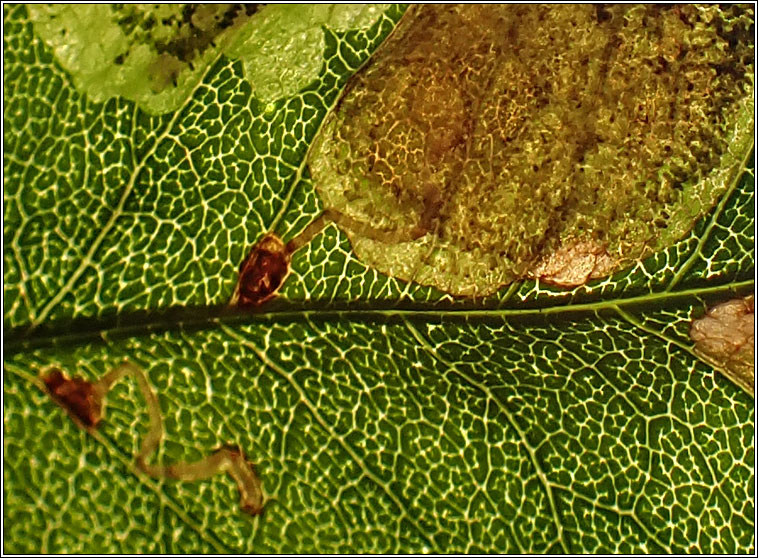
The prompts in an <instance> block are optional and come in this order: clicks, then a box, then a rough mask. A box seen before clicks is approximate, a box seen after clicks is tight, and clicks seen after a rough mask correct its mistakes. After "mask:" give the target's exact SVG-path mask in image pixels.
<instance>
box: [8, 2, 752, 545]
mask: <svg viewBox="0 0 758 558" xmlns="http://www.w3.org/2000/svg"><path fill="white" fill-rule="evenodd" d="M4 9H5V11H4V21H5V36H4V46H5V54H4V56H5V59H4V61H5V74H4V87H5V114H4V122H5V137H4V141H5V153H4V171H5V181H4V187H5V191H4V210H5V217H4V243H5V244H4V252H3V256H4V264H5V271H4V291H3V292H4V306H3V308H4V326H5V334H4V339H5V343H6V350H5V357H4V358H5V360H4V406H3V410H4V447H3V449H4V473H3V474H4V493H3V496H4V518H3V519H4V541H5V542H4V544H5V548H4V551H5V552H9V553H37V552H66V553H77V552H81V553H85V552H87V553H90V552H97V553H105V552H119V553H146V552H162V553H178V552H193V553H201V552H245V553H253V552H255V553H258V552H261V553H262V552H284V553H306V552H311V553H313V552H319V553H332V552H343V553H346V552H357V553H360V552H364V553H365V552H376V553H401V552H439V553H447V552H482V553H484V552H503V553H508V552H510V553H515V552H597V553H600V552H602V553H610V552H627V553H632V552H656V553H663V552H677V553H678V552H682V553H683V552H699V553H737V552H745V553H750V552H753V550H754V546H755V541H754V528H755V526H754V501H753V499H752V495H753V493H754V458H753V455H754V401H753V399H752V398H751V397H750V395H748V394H747V393H745V392H744V391H742V390H740V389H739V388H738V387H736V386H735V385H734V384H732V383H731V382H729V381H728V380H727V379H726V378H724V377H722V376H721V375H719V374H717V373H715V372H714V370H713V368H712V367H711V366H710V365H709V364H707V363H705V362H703V361H702V360H700V359H699V358H698V357H697V355H696V354H695V352H694V350H693V345H692V342H691V340H690V339H689V335H688V332H689V327H690V324H691V321H692V319H693V318H695V317H700V316H702V315H703V314H704V313H705V310H706V308H707V307H709V306H710V305H712V304H714V303H716V302H721V301H724V300H728V299H729V298H733V297H734V296H735V295H744V294H746V293H748V292H751V291H752V289H753V284H754V283H753V276H754V268H755V262H754V248H753V247H754V236H753V235H754V233H753V230H754V226H755V225H754V223H755V221H754V209H753V208H754V179H753V172H752V162H751V161H752V154H749V153H740V154H738V155H739V156H740V157H742V158H744V160H745V164H744V167H745V168H746V172H744V173H743V174H742V176H741V177H740V178H739V179H738V180H735V181H733V182H732V183H730V184H729V186H728V189H727V193H726V195H725V196H724V197H723V198H722V199H721V201H720V203H719V204H718V205H717V207H715V208H714V209H713V211H712V212H711V213H709V214H708V215H707V216H705V217H703V218H702V219H700V220H699V221H698V222H697V224H696V225H695V227H694V229H693V230H692V231H691V232H690V233H689V234H688V235H687V236H686V237H685V238H684V239H682V240H681V241H680V242H678V243H676V244H675V245H674V246H672V247H671V248H669V249H667V250H665V251H663V252H660V253H657V254H655V255H653V256H652V257H650V258H647V259H645V260H643V261H640V262H638V263H637V264H635V265H634V266H632V267H631V268H629V269H626V270H624V271H621V272H619V273H617V274H615V275H614V276H612V277H609V278H606V279H601V280H597V281H593V282H591V283H589V284H587V285H585V286H583V287H579V288H576V289H574V290H565V289H557V288H553V287H549V286H547V285H545V284H544V283H540V282H539V281H526V282H522V283H518V284H514V285H511V286H510V287H508V288H506V289H503V290H502V291H501V292H499V293H497V295H495V296H493V297H491V298H488V299H486V300H475V301H468V302H466V301H461V300H459V299H452V298H451V297H449V296H447V295H445V294H444V293H441V292H439V291H437V290H435V289H433V288H431V287H423V286H419V285H416V284H413V283H406V282H403V281H400V280H397V279H395V278H392V277H388V276H385V275H382V274H380V273H379V272H377V271H375V270H373V269H371V268H369V267H366V266H365V265H363V264H362V263H361V262H360V261H359V260H358V259H357V258H356V257H355V255H354V254H353V252H352V250H351V247H350V243H349V241H348V240H347V237H346V236H345V235H344V234H342V233H341V232H340V231H339V230H338V229H337V228H336V227H334V226H329V227H327V228H326V229H325V230H324V231H323V232H322V233H321V234H319V235H317V236H316V237H315V238H314V239H313V240H312V241H311V242H310V243H309V244H308V245H307V246H306V247H304V248H302V249H301V250H298V251H297V252H295V254H294V256H293V260H292V264H291V265H292V272H291V274H290V276H289V278H288V279H287V281H286V283H285V285H284V287H283V289H282V291H281V293H280V294H281V296H280V299H279V300H277V301H275V304H272V305H270V306H266V307H264V310H263V311H262V312H258V313H254V314H241V315H240V314H229V313H228V312H225V311H223V309H222V308H221V307H222V305H224V304H225V303H226V302H227V301H228V299H229V297H230V296H231V295H232V292H233V290H234V286H235V281H236V278H237V268H238V266H239V264H240V262H241V261H242V260H243V258H244V256H245V254H246V253H247V251H248V250H249V248H250V246H251V245H252V244H253V243H254V242H255V241H256V240H257V239H259V238H260V237H261V236H262V235H263V234H264V233H265V232H266V231H268V230H271V229H274V230H276V231H277V232H279V233H280V235H281V236H282V237H283V238H284V239H285V241H287V240H289V239H291V238H292V237H294V236H295V235H297V234H298V233H299V232H300V231H302V230H303V229H304V228H305V227H306V226H307V225H308V223H310V222H311V221H312V220H313V219H314V218H315V217H316V216H317V215H318V214H319V212H320V210H321V207H320V202H319V200H318V198H317V196H316V194H315V190H314V188H313V185H312V183H311V181H310V177H309V175H308V171H307V167H306V164H305V159H306V154H307V151H308V147H309V145H310V143H311V141H312V140H313V138H314V137H315V135H316V133H317V130H318V127H319V125H320V124H321V122H322V121H323V119H324V117H325V116H326V115H327V114H328V112H329V111H330V110H331V109H332V108H333V106H334V103H335V102H336V101H337V99H338V97H339V94H340V92H341V90H342V88H343V87H344V85H345V83H346V81H347V79H348V78H349V76H350V75H352V73H353V72H355V71H356V70H357V69H358V68H359V67H360V66H361V65H362V64H363V63H364V62H365V61H366V60H367V59H368V57H369V56H370V54H371V52H373V50H374V49H375V48H376V47H377V46H378V45H379V44H380V43H381V41H382V40H383V39H384V38H385V37H386V36H387V35H388V34H389V33H390V31H391V30H392V28H393V25H394V24H395V23H396V22H397V21H398V19H399V18H400V16H401V14H402V10H401V9H398V8H389V9H388V10H387V11H386V12H385V13H384V14H382V15H380V16H378V17H377V18H376V21H375V23H373V24H369V25H368V26H367V27H364V28H362V29H358V30H349V31H335V30H334V29H333V28H331V27H330V26H329V24H328V23H327V24H325V25H324V26H323V27H322V23H323V21H321V20H318V21H316V23H314V25H315V26H316V27H317V28H318V29H320V30H321V33H322V36H323V52H321V53H317V54H316V55H318V56H320V57H321V59H322V60H323V64H322V65H321V70H320V72H319V74H318V77H316V78H315V80H313V81H311V82H310V83H308V84H306V85H304V86H303V87H302V89H300V90H299V91H298V92H296V93H292V94H291V95H288V96H285V97H282V98H279V99H277V100H274V101H268V102H265V103H264V102H262V101H261V100H259V99H258V98H257V97H256V96H255V95H254V94H253V90H254V87H253V86H252V85H251V83H250V82H249V81H248V77H247V74H246V72H245V68H246V64H250V61H249V59H237V58H233V57H231V55H230V56H229V57H227V56H226V55H224V54H219V55H218V56H217V57H216V58H215V59H214V60H213V61H212V63H210V64H209V65H208V68H207V70H206V71H205V73H204V74H202V76H201V77H200V78H198V81H197V83H196V85H195V86H194V87H193V88H191V89H190V93H189V94H188V95H187V96H186V98H185V99H184V100H183V102H182V103H181V106H179V108H177V109H176V110H175V111H172V112H167V113H165V114H154V113H148V112H146V111H144V110H143V109H142V108H141V107H140V106H139V105H138V104H137V103H135V101H133V100H127V99H124V98H121V97H118V98H109V99H106V100H104V101H93V100H91V99H90V98H89V97H88V96H87V95H86V94H85V93H83V92H82V91H80V90H79V89H77V88H76V87H75V85H74V81H72V79H71V77H70V76H69V74H68V73H67V72H66V71H64V70H63V68H62V66H61V65H60V64H59V63H58V62H57V61H56V58H55V57H54V56H53V53H52V51H51V49H50V47H49V46H47V44H46V43H45V42H44V41H42V40H41V39H40V37H39V36H38V35H37V34H36V32H35V28H34V26H33V25H32V22H31V20H30V18H29V15H28V14H27V9H26V8H25V7H24V6H5V7H4ZM254 22H255V19H254V18H253V19H252V20H251V25H254ZM240 56H242V55H240ZM123 359H129V360H130V361H132V362H134V363H136V364H138V365H139V366H141V367H142V368H143V369H144V370H145V371H146V373H147V375H148V377H149V380H150V382H151V384H152V386H153V388H154V389H155V391H156V393H157V394H158V398H159V401H160V406H161V410H162V413H163V419H164V423H165V438H164V441H163V444H162V446H161V448H160V450H159V460H163V461H164V462H166V463H171V462H176V461H178V460H183V461H193V460H196V459H199V458H200V457H202V456H204V455H207V454H208V453H209V452H210V451H211V450H213V449H214V448H217V447H219V446H220V445H222V444H228V443H234V444H239V445H240V446H241V447H242V448H244V450H245V452H246V454H247V455H248V456H250V458H251V459H252V460H253V461H254V462H255V464H256V469H257V471H258V474H259V476H260V477H261V479H262V481H263V487H264V490H265V492H266V494H267V495H268V496H269V497H270V498H272V500H271V501H270V502H269V503H268V505H267V507H266V510H265V513H264V515H263V516H259V517H255V518H250V517H248V516H246V515H244V514H242V513H241V512H240V511H239V510H238V509H237V501H238V495H237V493H236V488H235V486H234V483H233V482H231V481H230V479H228V478H226V477H214V478H213V479H212V480H210V481H203V482H172V481H159V480H155V479H151V478H150V477H148V476H146V475H144V474H142V473H141V472H140V471H139V470H138V469H137V467H136V466H135V464H134V455H135V454H136V453H137V452H138V451H139V444H140V440H141V438H142V436H144V434H145V432H146V430H147V411H146V409H145V406H144V403H143V401H142V398H141V395H140V393H139V390H138V389H137V386H136V385H134V384H133V383H130V382H128V381H125V382H123V383H120V384H118V385H117V386H116V387H115V388H114V389H113V391H112V392H111V393H110V394H109V395H108V415H107V417H106V419H105V421H104V423H103V425H102V426H101V428H100V430H99V431H98V432H97V434H96V435H94V436H93V435H89V434H87V433H86V432H84V431H83V430H81V429H80V428H79V427H77V426H76V425H75V424H74V423H73V421H71V419H70V418H69V416H68V415H67V414H66V413H65V412H63V410H61V409H60V408H59V407H58V406H56V405H55V404H54V403H53V401H52V400H51V399H50V397H49V396H48V395H47V394H45V393H44V392H43V391H41V390H40V389H39V381H38V380H37V376H38V374H39V372H40V371H41V370H43V369H45V368H47V367H49V366H57V367H59V368H61V369H62V370H66V371H68V372H69V373H71V374H77V375H80V376H83V377H85V378H89V379H95V378H98V377H100V376H102V375H103V374H104V373H105V372H107V371H108V370H110V369H111V368H113V367H114V366H115V365H116V364H118V363H119V362H120V361H121V360H123Z"/></svg>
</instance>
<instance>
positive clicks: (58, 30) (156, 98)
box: [27, 4, 388, 114]
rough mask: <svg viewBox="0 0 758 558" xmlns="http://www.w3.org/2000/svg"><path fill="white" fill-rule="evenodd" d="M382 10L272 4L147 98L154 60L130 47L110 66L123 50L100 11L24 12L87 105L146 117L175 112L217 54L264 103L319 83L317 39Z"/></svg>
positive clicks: (361, 23) (168, 11) (170, 8)
mask: <svg viewBox="0 0 758 558" xmlns="http://www.w3.org/2000/svg"><path fill="white" fill-rule="evenodd" d="M387 7H388V5H386V4H375V5H356V4H337V5H333V4H331V5H330V4H317V5H292V4H286V5H285V4H276V5H269V6H265V7H263V8H262V9H261V10H260V11H259V12H257V13H256V14H254V15H253V16H252V18H251V20H250V22H248V23H246V24H244V25H242V26H240V27H239V28H238V29H236V30H234V31H232V32H228V31H227V32H225V33H224V34H222V35H220V36H219V40H218V41H216V47H215V48H208V49H206V50H205V51H204V52H203V53H202V54H201V55H200V56H198V57H197V58H196V59H195V60H193V61H192V62H193V66H194V70H189V69H188V70H185V71H183V72H181V73H180V74H179V76H178V78H177V85H176V87H173V86H172V87H167V88H166V89H164V90H163V91H161V92H160V93H154V92H153V90H152V88H151V84H150V82H149V80H148V79H147V74H148V68H149V66H150V64H151V63H152V61H153V60H154V58H155V52H153V51H152V50H151V49H150V47H148V46H147V45H146V44H141V45H139V46H132V48H131V49H130V51H129V54H128V55H127V56H126V57H125V59H124V63H123V64H122V65H116V64H115V63H114V60H115V58H116V57H117V56H119V55H120V54H122V53H123V52H124V50H126V49H127V48H128V46H129V41H128V39H127V37H126V35H124V33H123V31H122V30H121V28H120V27H119V26H118V24H117V23H116V22H115V21H114V20H113V14H112V12H111V8H110V6H109V5H107V4H95V5H76V6H73V5H61V4H57V5H41V4H35V5H29V6H27V9H28V10H29V17H30V19H31V21H32V23H33V24H34V30H35V32H36V34H37V35H38V36H39V37H40V38H41V39H42V40H43V41H44V42H45V43H46V44H47V45H48V46H49V47H50V48H51V49H52V50H53V52H54V54H55V57H56V58H57V60H58V62H59V63H60V64H61V65H62V66H63V68H64V69H65V70H66V71H67V72H69V73H70V74H71V77H72V79H73V81H74V84H75V86H76V88H77V89H78V90H79V91H81V92H83V93H85V94H86V95H87V97H88V98H89V100H91V101H94V102H102V101H105V100H107V99H109V98H111V97H123V98H125V99H129V100H131V101H134V102H136V103H137V104H138V105H139V106H140V108H141V109H143V110H144V111H146V112H148V113H150V114H162V113H167V112H173V111H175V110H177V109H178V108H179V107H180V106H181V105H182V104H183V103H184V102H185V101H186V99H187V97H188V96H189V94H190V93H191V91H192V89H193V88H194V87H195V86H196V85H197V83H198V81H199V80H200V79H202V77H203V75H204V74H205V71H206V70H207V69H208V67H209V66H210V65H211V64H212V63H213V62H214V61H215V60H216V58H217V57H218V55H219V52H220V51H223V52H224V54H226V55H227V56H229V57H230V58H232V59H240V60H242V62H243V64H244V68H245V76H246V78H247V79H248V80H249V81H250V83H251V85H252V87H253V94H254V95H255V96H256V97H257V98H258V99H259V100H260V101H262V102H264V103H268V102H271V101H274V100H276V99H278V98H282V97H289V96H292V95H294V94H295V93H296V92H298V91H299V90H300V89H302V88H303V87H305V86H306V85H308V84H309V83H311V82H312V81H313V80H314V79H316V78H317V77H318V74H319V71H320V69H321V66H322V65H323V62H324V61H323V57H322V53H323V51H324V46H325V44H324V32H323V29H322V27H323V26H327V27H329V28H330V29H332V30H334V31H343V30H347V29H362V28H367V27H370V26H371V25H372V24H373V23H375V22H376V21H377V20H378V19H379V18H380V17H381V15H382V14H383V13H384V11H386V9H387ZM181 8H182V5H181V4H172V5H161V6H160V7H159V8H158V9H157V12H156V14H157V15H159V16H160V17H166V16H169V15H172V14H175V13H178V12H181Z"/></svg>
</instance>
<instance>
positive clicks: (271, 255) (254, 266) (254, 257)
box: [231, 233, 290, 307]
mask: <svg viewBox="0 0 758 558" xmlns="http://www.w3.org/2000/svg"><path fill="white" fill-rule="evenodd" d="M289 261H290V252H289V251H288V250H287V248H286V247H285V246H284V244H283V243H282V241H281V239H279V237H278V236H276V235H275V234H273V233H269V234H267V235H266V236H264V237H263V239H262V240H261V241H260V242H258V244H256V245H255V246H254V247H253V249H252V250H251V251H250V253H249V254H248V256H247V258H245V261H244V262H242V265H241V266H240V274H239V279H238V281H237V288H236V290H235V293H234V296H233V297H232V302H231V304H232V305H235V304H236V305H238V306H241V307H247V306H259V305H261V304H263V303H264V302H266V301H267V300H269V299H271V298H273V297H274V296H275V295H276V291H278V290H279V287H281V286H282V283H283V282H284V278H285V277H286V276H287V273H288V272H289Z"/></svg>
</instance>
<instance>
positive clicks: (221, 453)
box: [42, 362, 263, 515]
mask: <svg viewBox="0 0 758 558" xmlns="http://www.w3.org/2000/svg"><path fill="white" fill-rule="evenodd" d="M125 376H131V377H133V378H134V379H135V380H136V382H137V385H138V386H139V389H140V392H141V393H142V396H143V397H144V399H145V404H146V406H147V412H148V416H149V417H150V428H149V430H148V433H147V434H146V435H145V437H144V439H143V440H142V444H141V446H140V451H139V453H138V454H137V456H136V463H137V467H138V468H139V469H140V470H142V471H143V472H144V473H146V474H148V475H150V476H151V477H154V478H162V479H175V480H179V481H185V482H193V481H200V480H205V479H209V478H211V477H213V476H214V475H217V474H220V473H228V474H229V476H231V477H232V479H234V481H235V483H236V484H237V489H238V490H239V493H240V508H241V509H242V511H244V512H246V513H249V514H251V515H258V514H260V513H262V512H263V490H262V486H261V482H260V479H258V476H257V475H256V474H255V471H254V470H253V466H252V464H251V463H249V462H248V461H247V460H246V459H245V456H244V454H243V452H242V450H241V449H240V448H238V447H232V446H224V447H221V448H219V449H217V450H216V451H215V452H214V453H213V454H211V455H210V456H208V457H206V458H204V459H201V460H199V461H195V462H192V463H186V462H179V463H174V464H173V465H154V464H151V463H148V459H149V457H150V456H151V455H152V454H153V453H155V452H156V451H157V449H158V446H159V445H160V442H161V439H162V438H163V416H162V415H161V409H160V405H159V403H158V397H157V396H156V394H155V392H154V391H153V389H152V388H151V387H150V383H149V381H148V379H147V376H146V375H145V373H144V372H143V370H142V369H141V368H139V367H138V366H136V365H134V364H132V363H130V362H122V363H121V364H119V365H118V366H116V367H115V368H114V369H113V370H111V371H110V372H108V373H106V374H105V375H104V376H103V377H102V378H100V379H99V380H97V381H96V382H89V381H87V380H84V379H82V378H68V377H67V376H66V375H65V374H64V373H63V372H62V371H61V370H59V369H57V368H52V369H50V370H47V371H46V372H44V373H43V374H42V381H43V382H44V384H45V387H46V388H47V390H48V393H49V394H50V396H51V397H52V398H53V400H54V401H55V402H56V403H58V404H59V405H60V406H61V407H62V408H63V409H64V410H65V411H67V412H68V413H69V415H70V416H71V417H72V418H73V419H74V421H75V422H76V423H77V424H78V425H79V426H81V427H82V428H84V429H85V430H87V431H90V432H91V431H94V430H95V429H96V428H97V427H98V425H99V424H100V422H101V419H102V418H103V416H104V414H105V397H106V395H107V394H108V392H109V391H110V390H111V388H112V387H113V385H114V384H115V383H116V382H118V381H119V380H120V379H121V378H124V377H125Z"/></svg>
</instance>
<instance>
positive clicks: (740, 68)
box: [311, 4, 754, 294]
mask: <svg viewBox="0 0 758 558" xmlns="http://www.w3.org/2000/svg"><path fill="white" fill-rule="evenodd" d="M752 17H753V15H752V8H750V7H747V6H742V7H740V6H735V5H732V6H716V5H711V6H708V7H699V6H694V5H641V4H640V5H633V4H623V5H609V6H606V7H596V6H592V5H513V4H510V5H450V4H447V5H423V6H413V7H412V8H410V9H409V11H408V12H407V13H406V15H405V16H404V17H403V20H402V21H401V22H400V23H399V24H398V27H397V29H396V30H395V32H394V33H393V35H392V36H391V37H390V38H389V39H388V40H387V41H386V42H385V43H384V44H383V45H382V47H381V48H380V49H379V50H378V51H377V52H376V53H375V55H374V56H373V57H372V59H371V61H370V62H369V63H368V64H367V65H366V67H364V68H363V69H362V70H361V71H360V72H359V73H358V74H356V75H355V76H353V77H352V78H351V80H350V82H349V83H348V85H347V87H346V91H345V94H344V96H343V98H342V99H341V100H340V102H339V105H338V107H337V109H336V111H335V113H334V116H333V117H332V119H333V120H334V126H332V127H330V126H326V127H325V130H328V133H327V136H328V137H326V139H323V140H322V141H321V142H320V143H319V144H318V145H320V146H321V147H318V145H317V148H316V149H314V150H313V152H312V155H311V171H312V175H313V177H314V182H315V183H316V185H317V188H318V190H319V193H320V195H321V196H322V199H323V200H324V203H325V206H326V208H327V209H329V210H331V211H333V212H334V213H335V214H336V213H337V212H339V214H340V215H342V217H341V218H340V220H338V224H339V225H340V227H341V228H343V229H346V230H347V232H348V234H349V235H351V240H353V241H354V245H356V246H357V248H356V251H357V253H358V255H359V257H361V258H362V259H363V260H364V261H366V262H367V263H368V264H369V265H372V266H375V267H377V268H378V269H380V270H381V271H383V272H385V273H388V274H391V275H395V276H398V277H400V278H406V279H410V278H414V279H415V278H416V277H421V276H427V277H428V279H427V281H429V282H430V283H431V284H434V285H435V286H437V287H439V288H442V289H444V290H447V291H448V292H453V293H454V294H468V293H473V292H476V293H489V292H493V291H494V290H495V289H496V288H497V287H498V286H499V285H502V284H506V283H508V282H510V281H513V280H518V279H523V278H525V277H539V278H541V279H544V280H546V281H550V282H553V283H557V284H562V285H576V284H581V283H583V282H585V281H587V280H588V279H591V278H594V277H599V276H602V275H607V274H609V273H611V272H612V271H614V270H616V269H618V268H619V267H620V266H622V265H626V264H628V263H630V262H632V261H634V260H636V259H639V258H642V257H645V256H646V255H648V254H650V253H652V252H654V251H657V250H659V249H661V248H663V247H665V246H667V245H670V243H671V242H672V241H673V240H678V238H680V237H681V232H682V231H684V230H687V229H688V228H690V227H691V226H692V224H693V223H694V220H695V219H696V218H697V217H698V216H699V215H701V214H702V212H704V211H707V210H708V209H709V207H710V206H711V205H712V204H713V202H714V200H715V199H717V195H718V194H719V192H718V191H717V190H718V188H714V189H713V191H705V190H702V191H701V190H698V189H697V188H699V186H697V185H698V184H700V183H701V182H702V180H703V178H704V177H706V176H707V175H708V174H709V173H711V172H712V171H713V170H714V169H715V168H717V167H718V166H719V165H720V164H722V156H723V155H724V154H725V153H726V152H727V150H728V148H729V147H730V145H731V143H732V139H731V138H730V137H729V133H731V131H732V130H733V129H734V122H735V121H736V119H737V118H738V113H739V111H740V110H742V107H743V105H744V104H745V103H744V102H743V100H744V98H745V97H746V96H749V95H750V91H751V89H752V79H751V76H752V74H753V69H752V64H753V56H754V52H753V51H754V49H753V39H752V31H750V25H751V21H752ZM739 114H741V113H739ZM335 177H337V178H335ZM372 228H373V229H379V230H378V231H376V232H373V231H372V230H371V229H372ZM674 237H676V238H674ZM366 238H368V239H372V240H376V241H378V242H374V243H363V244H361V243H358V242H355V240H359V239H366ZM425 238H426V239H428V238H434V239H436V243H434V247H435V250H437V252H434V253H435V254H437V255H435V257H437V260H433V258H431V256H430V263H429V264H428V265H429V266H430V267H432V268H433V269H432V271H431V272H429V273H427V274H424V273H420V272H419V271H418V270H417V269H410V268H408V269H406V268H405V267H404V266H405V264H403V263H400V264H396V263H395V259H396V254H393V253H392V252H391V250H390V249H389V248H388V246H390V245H401V244H408V243H412V242H414V241H416V240H418V239H425ZM430 244H432V243H430ZM440 247H441V248H440ZM404 250H406V248H404V247H402V246H401V247H400V248H398V252H399V253H400V256H402V252H403V251H404ZM430 252H432V250H430ZM439 254H441V255H439ZM460 255H465V256H467V257H468V259H467V260H466V261H467V262H468V263H463V260H464V259H465V258H457V256H460ZM419 265H421V264H419ZM435 266H436V267H435ZM406 267H408V266H406ZM472 283H473V285H472Z"/></svg>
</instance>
